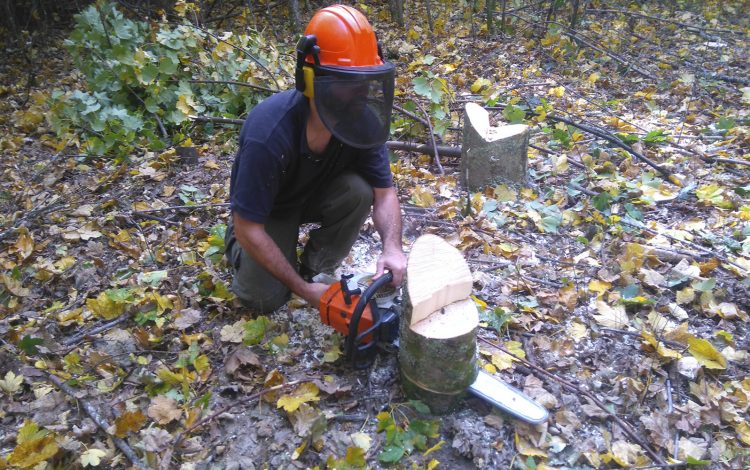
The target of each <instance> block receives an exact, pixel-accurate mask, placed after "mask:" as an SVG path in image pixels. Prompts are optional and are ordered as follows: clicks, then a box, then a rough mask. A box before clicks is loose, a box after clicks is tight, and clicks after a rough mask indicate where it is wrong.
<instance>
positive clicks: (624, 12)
mask: <svg viewBox="0 0 750 470" xmlns="http://www.w3.org/2000/svg"><path fill="white" fill-rule="evenodd" d="M587 11H589V12H592V13H620V14H623V15H630V16H638V17H641V18H646V19H649V20H656V21H663V22H664V23H672V24H675V25H677V26H683V27H685V28H687V29H688V30H689V31H703V32H704V33H728V34H737V35H740V36H742V35H744V34H745V33H744V32H742V31H735V30H732V29H710V28H701V27H699V26H695V25H692V24H687V23H681V22H679V21H675V20H670V19H668V18H659V17H658V16H649V15H645V14H643V13H638V12H635V11H627V10H616V9H596V8H593V9H589V10H587Z"/></svg>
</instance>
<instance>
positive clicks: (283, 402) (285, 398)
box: [276, 382, 320, 413]
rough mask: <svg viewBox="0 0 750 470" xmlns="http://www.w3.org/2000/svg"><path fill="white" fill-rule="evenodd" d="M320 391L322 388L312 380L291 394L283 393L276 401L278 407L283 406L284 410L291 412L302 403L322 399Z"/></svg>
mask: <svg viewBox="0 0 750 470" xmlns="http://www.w3.org/2000/svg"><path fill="white" fill-rule="evenodd" d="M319 393H320V390H318V386H317V385H315V384H314V383H312V382H305V383H303V384H301V385H300V386H299V387H297V389H296V390H295V391H294V392H292V393H290V394H289V395H282V396H281V398H279V401H278V402H276V407H277V408H282V407H283V408H284V411H286V412H288V413H289V412H292V411H294V410H296V409H297V408H299V406H300V405H301V404H302V403H307V402H310V401H318V400H320V397H319V396H318V394H319Z"/></svg>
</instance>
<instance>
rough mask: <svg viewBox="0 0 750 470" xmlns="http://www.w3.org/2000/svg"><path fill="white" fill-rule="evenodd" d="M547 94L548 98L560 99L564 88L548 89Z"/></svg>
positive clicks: (563, 93) (563, 94)
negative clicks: (555, 97)
mask: <svg viewBox="0 0 750 470" xmlns="http://www.w3.org/2000/svg"><path fill="white" fill-rule="evenodd" d="M547 94H548V95H550V96H557V97H558V98H562V97H563V96H565V87H563V86H558V87H553V88H550V89H549V91H547Z"/></svg>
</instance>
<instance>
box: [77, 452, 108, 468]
mask: <svg viewBox="0 0 750 470" xmlns="http://www.w3.org/2000/svg"><path fill="white" fill-rule="evenodd" d="M105 455H107V453H106V452H105V451H103V450H101V449H88V450H86V451H85V452H84V453H82V454H81V458H80V460H81V465H83V466H84V467H97V466H99V464H100V463H101V462H102V457H104V456H105Z"/></svg>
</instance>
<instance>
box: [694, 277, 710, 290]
mask: <svg viewBox="0 0 750 470" xmlns="http://www.w3.org/2000/svg"><path fill="white" fill-rule="evenodd" d="M690 287H692V288H693V289H695V290H697V291H699V292H711V290H713V288H714V287H716V278H713V277H712V278H709V279H703V280H700V281H697V280H696V281H693V282H692V283H691V284H690Z"/></svg>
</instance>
